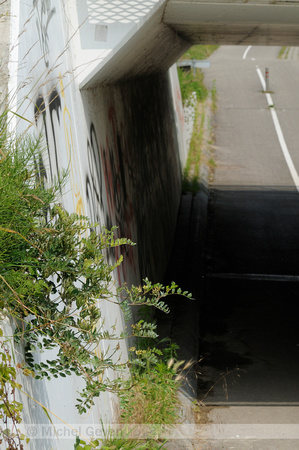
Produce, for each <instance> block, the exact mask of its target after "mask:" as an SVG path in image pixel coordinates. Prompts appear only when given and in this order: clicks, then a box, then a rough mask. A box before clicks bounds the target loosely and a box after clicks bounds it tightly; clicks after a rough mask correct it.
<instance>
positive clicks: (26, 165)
mask: <svg viewBox="0 0 299 450" xmlns="http://www.w3.org/2000/svg"><path fill="white" fill-rule="evenodd" d="M4 118H5V115H4V116H3V117H2V121H0V313H1V314H2V316H3V317H4V316H8V317H10V318H11V325H12V328H13V337H14V341H15V342H16V343H17V344H21V345H22V346H23V348H25V353H24V361H23V362H22V363H20V364H18V369H19V370H20V371H21V372H22V373H23V374H24V375H32V376H35V378H37V379H39V378H47V379H50V378H52V377H54V378H57V377H58V376H61V377H67V376H69V375H71V374H75V375H77V376H79V377H81V378H82V379H83V380H84V387H83V389H82V391H81V393H79V398H78V399H77V400H78V403H77V408H78V411H79V413H84V412H86V411H87V410H88V409H89V408H90V407H91V406H92V405H93V404H94V398H95V397H98V396H99V395H100V393H101V392H103V391H113V392H115V393H116V394H119V395H121V394H122V393H123V391H124V390H125V391H126V390H128V389H130V386H131V385H133V384H134V380H130V381H124V380H123V379H122V377H121V375H118V376H117V377H115V379H112V380H111V379H108V378H106V377H105V374H106V371H107V369H112V370H113V371H114V372H115V373H118V374H119V373H121V370H123V369H127V368H128V367H130V366H131V365H132V362H131V361H122V362H120V360H119V355H118V348H119V344H118V342H119V339H124V338H126V337H128V336H134V337H135V339H141V340H144V339H148V338H155V337H156V336H157V334H156V325H155V324H154V323H152V322H151V321H146V320H144V319H141V320H140V321H138V322H137V323H135V324H133V325H132V327H131V329H130V328H129V329H128V330H125V331H124V332H123V333H122V334H121V335H117V333H116V331H115V327H112V328H111V329H110V330H108V329H106V327H105V324H104V319H103V318H102V315H101V309H100V301H102V300H106V301H109V302H113V303H115V304H117V305H118V306H119V307H120V308H121V310H122V311H123V313H124V316H125V318H126V319H127V320H128V319H130V317H131V308H132V306H136V305H137V306H146V307H154V308H158V309H160V310H161V311H163V312H165V313H167V312H168V311H169V309H168V307H167V306H166V304H165V303H164V301H163V300H164V298H165V297H166V296H169V295H172V294H181V295H184V296H187V297H190V296H191V294H188V293H187V292H182V291H181V290H180V289H179V288H178V287H177V286H176V284H175V283H172V284H171V285H169V286H163V285H162V284H160V283H155V284H153V283H152V282H150V281H149V280H148V279H144V280H143V284H142V285H141V286H131V287H128V286H126V285H123V286H117V285H115V282H114V278H113V272H114V270H115V268H116V267H117V266H118V265H119V264H121V263H122V257H120V258H119V259H118V260H116V261H115V262H114V263H108V262H107V259H106V255H107V252H108V251H109V250H114V249H115V248H116V247H119V246H122V245H134V244H133V242H131V241H130V240H129V239H125V238H118V237H117V236H116V228H112V229H111V230H107V229H105V228H103V229H102V231H101V233H99V234H96V233H95V232H91V231H90V230H91V229H94V225H95V224H91V223H90V222H89V220H88V218H86V217H82V216H78V215H77V214H70V213H68V212H67V211H66V210H64V208H63V207H62V206H61V205H60V204H59V203H57V201H56V195H57V193H58V192H59V191H60V187H61V183H63V182H64V179H65V174H63V175H62V176H61V177H60V179H59V180H57V183H56V184H55V185H54V186H52V187H47V186H46V183H45V176H44V175H45V174H44V173H40V171H39V165H38V161H39V158H40V152H41V150H40V142H39V141H33V140H32V139H29V138H24V137H16V136H12V135H10V134H9V133H8V131H7V128H6V124H5V120H4ZM102 340H110V341H111V342H112V343H113V342H115V345H114V346H111V348H110V350H108V351H107V353H99V352H97V348H98V346H99V344H100V343H101V341H102ZM3 345H4V344H3ZM3 345H2V347H1V348H2V351H1V352H0V355H1V357H2V366H1V368H0V369H1V371H0V375H1V380H2V391H1V392H2V394H0V395H2V400H3V399H4V400H5V399H6V400H5V401H6V404H8V403H7V401H8V400H7V399H8V397H7V395H8V392H9V391H11V392H12V393H14V391H15V389H19V390H21V385H19V384H17V383H16V382H15V375H16V366H15V363H12V360H11V358H10V356H9V352H8V349H7V348H6V347H5V346H3ZM21 348H22V347H21ZM49 349H50V350H51V349H56V357H54V358H53V357H52V359H46V358H43V360H42V361H41V362H37V361H36V360H35V355H36V354H37V353H38V352H44V351H46V350H49ZM157 355H159V351H158V350H156V349H155V348H147V349H145V350H143V351H142V358H136V360H135V363H136V364H139V365H140V366H142V364H143V365H144V364H145V360H147V361H148V362H150V363H151V364H156V363H157ZM161 370H162V369H160V368H159V370H158V372H157V373H160V372H161ZM160 376H162V374H160ZM0 386H1V384H0ZM4 400H3V401H4ZM3 408H4V407H2V409H3ZM9 411H11V412H12V414H10V413H9ZM20 413H21V406H20V404H19V403H18V402H15V400H12V401H11V404H10V409H9V410H8V409H7V407H6V409H5V408H4V409H3V411H2V421H4V422H5V420H6V419H5V418H6V417H8V414H10V415H11V417H10V418H13V420H14V421H15V424H16V425H17V424H18V423H19V422H20V420H21V415H20ZM0 418H1V417H0ZM12 436H13V438H17V439H19V437H20V436H18V434H16V435H12V434H11V435H9V434H7V436H6V441H7V442H8V443H10V441H9V439H11V438H12ZM20 445H21V444H20ZM86 445H90V444H86ZM12 448H13V447H12ZM20 448H21V447H20Z"/></svg>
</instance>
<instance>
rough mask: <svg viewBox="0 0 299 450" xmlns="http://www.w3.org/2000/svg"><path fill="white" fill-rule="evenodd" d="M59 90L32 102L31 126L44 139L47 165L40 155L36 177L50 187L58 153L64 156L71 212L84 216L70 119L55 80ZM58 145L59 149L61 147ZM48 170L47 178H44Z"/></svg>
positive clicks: (58, 170) (62, 91)
mask: <svg viewBox="0 0 299 450" xmlns="http://www.w3.org/2000/svg"><path fill="white" fill-rule="evenodd" d="M59 87H60V90H59V91H58V87H57V86H55V87H53V88H52V89H51V90H50V94H48V95H42V94H39V95H38V97H37V99H36V100H35V102H34V118H35V125H36V127H37V129H38V130H39V131H40V132H43V134H44V136H45V139H46V148H47V153H48V155H47V156H48V157H47V164H46V163H45V162H44V160H43V157H42V155H40V158H39V161H38V162H37V161H36V163H35V164H36V167H37V168H38V173H39V177H40V178H41V179H42V180H43V182H44V183H45V182H48V183H49V182H51V183H53V182H54V181H55V180H57V179H58V178H59V172H60V169H61V167H60V162H59V161H60V160H61V157H62V156H63V155H62V152H65V151H66V153H67V161H68V168H69V177H70V183H71V186H72V197H73V204H74V210H75V212H76V213H77V214H80V215H84V206H83V200H82V195H81V193H80V188H79V180H80V177H79V174H78V169H77V166H76V164H75V161H74V155H75V153H76V148H75V139H74V132H73V124H72V118H71V114H70V111H69V108H68V107H67V105H66V97H65V91H64V84H63V80H62V77H61V75H60V77H59ZM61 144H62V145H61ZM46 166H47V167H48V172H49V176H48V175H47V170H46Z"/></svg>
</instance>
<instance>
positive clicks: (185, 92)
mask: <svg viewBox="0 0 299 450" xmlns="http://www.w3.org/2000/svg"><path fill="white" fill-rule="evenodd" d="M217 48H218V46H216V45H195V46H193V47H191V48H190V49H189V50H188V51H187V52H186V53H185V54H184V55H183V56H182V58H181V59H205V58H207V57H208V56H209V55H211V54H212V53H213V52H214V51H215V50H216V49H217ZM178 75H179V82H180V88H181V94H182V99H183V104H184V105H185V106H186V105H190V104H192V102H194V98H195V105H194V107H195V117H194V125H193V132H192V136H191V140H190V147H189V153H188V157H187V161H186V166H185V168H184V170H183V179H182V192H183V193H186V192H192V194H193V195H195V194H196V193H197V192H198V191H199V190H200V182H201V180H200V176H201V175H200V171H201V166H202V164H203V163H205V164H206V165H207V167H208V168H209V169H210V170H213V169H214V168H215V161H214V160H213V159H212V158H207V156H206V146H208V147H210V146H211V144H212V136H210V138H209V139H206V136H205V133H206V129H205V128H206V122H207V118H206V113H205V108H204V107H203V105H204V103H205V102H206V100H207V99H208V97H210V99H211V106H210V108H211V111H212V112H213V113H214V112H215V111H216V109H217V91H216V85H215V81H214V82H213V87H212V90H211V92H209V91H208V90H207V88H206V86H205V84H204V74H203V72H202V71H201V70H200V69H197V70H196V73H195V76H193V71H189V72H186V71H184V70H182V69H178ZM194 93H195V96H194ZM208 120H209V119H208ZM208 128H209V130H210V129H211V125H209V127H208Z"/></svg>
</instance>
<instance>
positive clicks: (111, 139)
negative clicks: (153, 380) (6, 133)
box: [9, 0, 186, 450]
mask: <svg viewBox="0 0 299 450" xmlns="http://www.w3.org/2000/svg"><path fill="white" fill-rule="evenodd" d="M79 3H80V2H79ZM147 3H148V2H147ZM154 3H155V2H153V4H154ZM75 6H76V5H75V3H74V1H73V0H70V1H68V2H65V1H59V0H32V2H28V1H27V0H20V1H19V2H17V1H16V2H12V10H11V28H12V29H11V61H10V75H11V78H10V83H9V90H10V94H11V95H10V108H11V109H12V110H13V111H17V113H18V114H19V115H21V116H22V117H24V119H19V118H18V117H17V116H15V115H11V117H10V123H11V126H12V127H15V128H16V129H17V130H18V132H26V133H27V132H29V133H34V134H36V135H38V134H39V133H40V132H41V133H42V134H43V136H44V146H45V153H44V155H41V157H40V158H39V160H38V161H37V163H38V167H39V170H40V174H41V176H44V178H45V182H46V183H48V184H51V182H52V181H53V180H54V179H55V177H56V176H57V174H58V172H59V170H61V169H63V168H68V169H69V180H68V183H67V185H66V187H65V189H64V190H63V191H62V192H61V201H62V203H63V205H64V206H65V207H66V208H67V209H68V210H69V211H76V212H77V213H79V214H85V215H88V216H89V217H90V218H91V220H92V221H97V222H99V223H100V226H102V225H106V226H107V227H111V226H113V225H117V226H118V227H119V235H120V236H125V237H128V238H130V239H132V240H133V241H135V242H137V246H136V247H134V248H131V249H126V250H125V251H124V250H123V251H124V255H123V256H124V263H123V265H122V266H121V268H119V270H118V272H117V274H116V278H117V280H118V281H119V282H124V281H126V282H127V283H128V284H131V283H135V284H137V283H139V282H140V280H141V278H142V277H145V276H148V277H149V278H151V279H153V280H154V281H162V280H163V276H164V272H165V269H166V266H167V262H168V258H169V255H170V252H171V244H172V239H173V235H174V230H175V223H176V215H177V210H178V207H179V202H180V188H181V184H180V183H181V164H182V163H183V161H184V160H185V157H186V154H185V153H186V152H185V149H184V144H183V140H182V137H181V133H182V127H183V116H182V105H181V101H180V94H179V86H178V79H177V76H176V72H175V70H176V69H175V68H174V69H172V71H171V72H164V73H160V74H156V75H153V76H150V77H147V78H141V79H135V80H131V81H127V82H125V83H115V84H114V85H110V86H94V87H93V88H92V89H86V90H83V91H80V90H79V88H78V79H77V78H76V77H75V76H74V74H76V73H77V71H78V66H76V67H74V64H75V63H74V61H76V64H77V63H78V59H77V56H76V55H77V53H78V52H79V50H80V51H82V48H80V49H78V48H77V47H76V46H77V45H79V42H81V41H82V39H81V41H80V40H79V41H78V40H76V39H75V38H74V37H73V36H74V35H73V32H74V30H73V28H74V25H73V24H74V23H76V20H78V16H77V17H76V18H75V17H74V14H77V11H76V8H75ZM79 13H80V14H81V15H82V8H81V10H80V11H79ZM79 13H78V14H79ZM80 14H79V15H80ZM73 18H74V21H72V19H73ZM75 19H76V20H75ZM81 19H82V17H81ZM86 39H87V38H86ZM87 41H88V39H87ZM87 41H86V42H87ZM82 42H83V43H84V42H85V41H84V39H83V41H82ZM80 45H81V44H80ZM105 46H106V44H105V45H104V47H105ZM97 51H100V50H99V49H97ZM103 51H107V49H106V48H104V49H103ZM75 69H76V70H75ZM174 93H175V95H173V94H174ZM25 119H26V120H25ZM28 121H29V122H31V123H29V122H28ZM43 174H45V175H43ZM116 256H119V255H115V254H111V255H109V257H111V258H115V257H116ZM101 307H102V310H103V315H104V317H105V320H106V326H107V327H109V326H112V325H114V324H115V323H116V324H117V331H118V332H121V331H122V330H123V326H124V324H123V319H122V316H121V314H120V312H119V310H118V308H117V306H111V304H109V303H102V304H101ZM103 345H104V344H103ZM103 350H105V348H100V349H99V351H103ZM120 353H121V354H122V357H123V358H124V359H125V358H126V357H127V349H126V343H124V342H122V343H121V348H120ZM37 358H41V359H42V358H45V359H47V355H38V356H37ZM21 359H22V355H20V360H21ZM110 376H112V374H110ZM21 383H22V384H23V385H24V389H25V390H26V392H28V393H29V395H30V396H32V397H33V398H35V399H36V400H37V401H39V402H40V403H42V404H44V405H45V406H46V407H47V408H49V409H50V410H51V411H53V413H55V415H56V418H55V417H54V416H53V417H52V420H53V422H54V423H56V424H61V422H60V421H59V420H58V418H57V417H60V418H61V419H63V420H64V421H65V422H67V423H69V424H73V426H75V428H76V427H78V426H81V425H82V427H85V428H86V426H88V424H93V423H96V424H99V423H100V420H101V419H102V420H103V421H104V422H107V423H111V422H112V421H113V420H115V418H116V414H115V410H116V399H115V398H114V397H113V396H112V395H110V394H106V395H103V396H101V398H100V399H99V400H98V401H97V404H96V405H95V407H94V408H93V410H92V412H91V414H90V415H88V417H87V418H84V417H80V416H79V415H78V414H77V413H76V409H75V406H74V405H75V403H76V397H77V393H76V391H77V390H78V389H79V388H80V383H79V382H78V380H77V379H76V378H75V377H70V378H69V379H67V380H65V379H57V380H55V381H51V382H48V381H34V380H31V379H26V380H21ZM22 401H23V403H24V421H25V422H26V423H28V424H33V425H34V424H37V423H46V422H47V417H46V415H45V414H44V412H43V411H42V410H41V408H40V406H39V405H38V404H37V403H35V402H34V401H32V400H30V399H29V398H28V397H26V396H24V397H23V398H22ZM58 426H60V425H58ZM52 434H53V433H52ZM83 434H84V433H83ZM73 444H74V437H73V435H72V436H71V437H70V438H69V439H63V438H62V439H61V440H60V441H56V438H55V436H54V434H53V438H52V437H51V438H49V437H47V438H45V436H43V439H41V440H37V439H35V438H34V436H33V438H32V440H31V444H30V446H31V448H38V449H43V448H57V449H60V448H61V449H64V450H65V449H66V450H67V449H68V448H69V449H72V448H73Z"/></svg>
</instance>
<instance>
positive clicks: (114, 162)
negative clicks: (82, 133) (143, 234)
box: [85, 107, 136, 282]
mask: <svg viewBox="0 0 299 450" xmlns="http://www.w3.org/2000/svg"><path fill="white" fill-rule="evenodd" d="M108 124H109V130H107V133H106V138H105V145H100V144H99V140H98V137H97V133H96V128H95V125H94V124H93V123H91V125H90V129H89V138H88V140H87V155H88V172H87V173H86V177H85V189H86V199H87V206H88V211H89V215H90V217H91V219H92V221H93V222H95V223H100V224H102V225H105V227H107V228H108V229H110V228H111V227H112V226H117V227H118V229H117V235H118V237H126V238H128V239H133V235H134V226H135V221H134V214H133V204H132V199H131V198H130V195H129V192H128V179H129V178H131V179H132V176H130V174H131V173H132V170H131V164H130V161H129V160H128V159H127V158H126V155H127V153H126V145H125V142H124V139H123V138H122V136H121V134H120V133H119V132H118V130H117V119H116V114H115V110H114V108H113V107H110V108H109V110H108ZM102 214H103V218H102V220H101V215H102ZM110 256H111V257H112V256H113V257H115V258H116V259H118V258H119V257H120V256H123V257H124V259H125V264H124V265H122V271H121V272H120V269H118V278H119V282H122V281H124V280H126V274H127V270H128V266H129V267H130V269H131V270H132V269H133V270H134V272H136V263H135V262H134V258H133V252H132V249H131V248H130V247H125V246H123V247H121V248H116V249H115V250H114V251H113V253H112V254H111V255H110Z"/></svg>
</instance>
